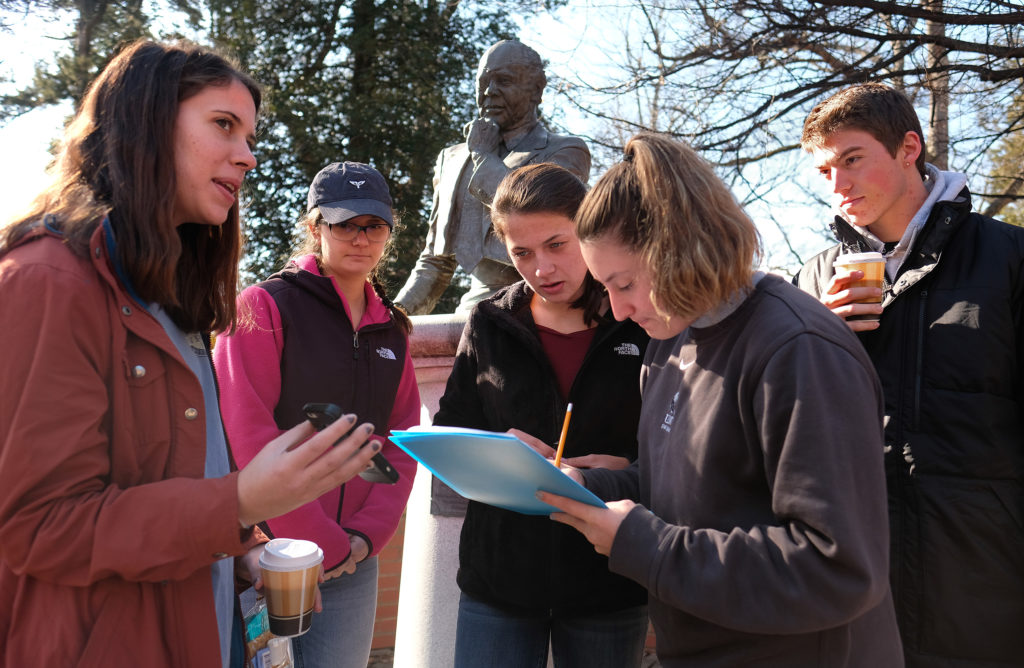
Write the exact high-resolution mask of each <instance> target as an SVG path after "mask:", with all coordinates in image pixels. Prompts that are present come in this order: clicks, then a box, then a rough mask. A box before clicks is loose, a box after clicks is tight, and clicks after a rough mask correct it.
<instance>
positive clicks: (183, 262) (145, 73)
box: [0, 40, 262, 331]
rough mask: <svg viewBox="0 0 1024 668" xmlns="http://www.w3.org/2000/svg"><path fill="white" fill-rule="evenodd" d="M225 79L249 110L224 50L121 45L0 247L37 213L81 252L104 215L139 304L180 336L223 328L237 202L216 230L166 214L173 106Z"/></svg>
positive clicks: (233, 278)
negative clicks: (47, 181) (44, 181)
mask: <svg viewBox="0 0 1024 668" xmlns="http://www.w3.org/2000/svg"><path fill="white" fill-rule="evenodd" d="M233 81H238V82H240V83H242V84H243V85H244V86H245V87H246V88H247V89H248V90H249V92H250V94H251V95H252V98H253V102H254V103H255V105H256V109H257V111H258V110H259V107H260V102H261V100H262V94H261V92H260V87H259V85H258V84H257V83H256V82H255V81H254V80H253V79H252V78H251V77H249V76H248V75H246V74H245V73H243V72H242V71H241V70H240V69H239V68H238V67H237V66H236V65H234V64H233V63H232V62H230V61H229V60H228V59H227V58H225V57H224V56H222V55H219V54H217V53H215V52H213V51H211V50H209V49H206V48H203V47H200V46H197V45H194V44H190V43H187V42H180V43H175V44H160V43H157V42H152V41H147V40H143V41H138V42H135V43H133V44H130V45H128V46H127V47H125V48H124V49H123V50H122V51H121V52H120V53H118V54H117V55H116V56H115V57H114V58H113V60H111V61H110V63H108V64H107V66H106V67H105V68H103V71H102V72H100V74H99V75H98V76H97V77H96V79H95V80H93V82H92V83H91V84H90V86H89V89H88V91H87V92H86V95H85V97H84V99H83V100H82V103H81V106H80V108H79V109H78V112H77V113H76V115H75V117H74V119H73V120H72V121H71V122H70V123H69V124H68V126H67V129H66V131H65V133H64V138H63V143H62V146H61V151H60V155H59V156H58V158H57V161H56V164H55V167H54V174H53V176H54V180H53V182H52V184H51V185H50V186H49V187H48V188H47V189H46V190H44V191H43V192H42V193H41V194H40V195H39V196H38V197H37V198H36V199H35V200H34V201H33V203H32V204H31V206H30V208H29V210H28V211H27V213H24V214H22V215H20V216H19V217H18V218H16V219H15V220H14V221H12V222H11V223H10V224H9V225H7V226H5V227H4V229H3V230H0V252H3V251H5V250H6V249H8V248H10V247H11V246H12V245H14V244H15V243H17V241H18V240H19V239H20V238H21V237H23V236H24V235H25V234H26V233H28V232H29V230H31V229H32V228H33V227H35V226H37V225H39V224H41V221H42V219H43V218H44V217H46V220H47V224H48V225H49V226H50V227H52V228H56V230H58V231H59V232H60V233H61V234H62V235H63V237H64V241H65V244H66V245H67V246H68V247H69V248H70V249H71V250H72V251H73V252H74V253H76V254H78V255H82V256H84V255H86V254H87V252H88V245H89V239H90V237H91V236H92V234H93V232H94V231H95V230H96V228H97V226H99V225H101V224H102V221H103V219H104V218H107V219H109V221H110V225H111V227H112V228H113V231H114V237H115V239H116V242H117V255H118V257H117V258H116V259H117V260H118V261H119V262H120V264H121V267H122V268H123V270H124V272H125V273H126V275H127V277H128V279H129V280H130V281H131V284H132V287H133V288H134V290H135V292H136V294H137V295H138V296H139V298H140V299H142V300H144V301H146V302H156V303H158V304H160V305H161V306H163V307H164V309H165V310H166V311H167V313H168V314H169V315H170V316H171V318H172V319H173V320H174V321H175V323H177V324H178V326H180V327H181V328H182V329H184V330H186V331H215V330H221V329H225V328H227V327H228V326H230V325H231V324H232V323H233V322H234V319H235V293H236V290H237V283H238V261H239V259H240V258H241V250H242V238H241V236H242V232H241V227H240V223H239V215H238V203H237V202H236V203H235V205H234V206H232V207H231V210H230V212H229V213H228V217H227V220H226V221H225V222H224V224H223V225H221V226H211V225H200V224H194V223H186V224H183V225H178V226H175V225H174V223H173V222H172V211H173V208H174V198H175V193H176V192H177V191H176V174H175V159H174V132H175V123H176V120H177V117H178V109H179V106H180V104H181V103H182V102H183V101H184V100H187V99H189V98H190V97H192V96H194V95H197V94H198V93H199V92H201V91H202V90H203V89H205V88H206V87H208V86H227V85H230V84H231V83H232V82H233Z"/></svg>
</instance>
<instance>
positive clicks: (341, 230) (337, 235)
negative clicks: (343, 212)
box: [324, 221, 391, 243]
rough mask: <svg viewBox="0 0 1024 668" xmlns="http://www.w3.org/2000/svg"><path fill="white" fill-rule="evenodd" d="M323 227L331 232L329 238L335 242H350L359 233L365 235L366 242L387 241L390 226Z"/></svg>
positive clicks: (329, 224)
mask: <svg viewBox="0 0 1024 668" xmlns="http://www.w3.org/2000/svg"><path fill="white" fill-rule="evenodd" d="M324 225H326V226H327V229H329V230H330V231H331V238H332V239H334V240H335V241H352V240H354V239H355V238H356V237H357V236H359V233H360V232H362V233H363V234H365V235H366V240H367V241H373V242H377V243H379V242H381V241H387V238H388V237H389V236H391V226H390V225H388V224H387V223H372V224H370V225H356V224H355V223H328V222H326V221H324Z"/></svg>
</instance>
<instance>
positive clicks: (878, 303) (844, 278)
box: [821, 253, 885, 331]
mask: <svg viewBox="0 0 1024 668" xmlns="http://www.w3.org/2000/svg"><path fill="white" fill-rule="evenodd" d="M833 267H834V268H835V275H834V276H833V277H832V282H831V284H830V285H829V289H828V291H827V293H826V294H825V295H823V296H822V300H821V301H822V303H824V304H825V306H827V307H828V308H829V309H831V310H832V312H833V313H835V314H836V315H838V316H839V317H841V318H843V319H844V320H846V322H847V324H848V325H849V326H850V329H852V330H854V331H862V330H868V329H875V328H877V327H878V320H879V317H880V315H881V313H882V285H883V279H884V276H885V257H884V256H883V255H882V254H881V253H847V254H844V255H840V256H839V257H837V258H836V260H835V262H834V263H833Z"/></svg>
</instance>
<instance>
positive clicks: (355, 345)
mask: <svg viewBox="0 0 1024 668" xmlns="http://www.w3.org/2000/svg"><path fill="white" fill-rule="evenodd" d="M352 359H354V360H357V359H359V330H358V329H357V330H355V331H353V332H352Z"/></svg>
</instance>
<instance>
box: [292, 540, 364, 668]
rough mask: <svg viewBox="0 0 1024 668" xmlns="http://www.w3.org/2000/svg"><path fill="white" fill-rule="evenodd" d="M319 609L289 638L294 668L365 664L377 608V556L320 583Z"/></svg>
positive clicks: (361, 666) (360, 667)
mask: <svg viewBox="0 0 1024 668" xmlns="http://www.w3.org/2000/svg"><path fill="white" fill-rule="evenodd" d="M320 598H321V599H322V601H323V606H324V609H323V612H318V613H315V614H314V615H313V624H312V626H310V628H309V631H306V633H304V634H302V635H301V636H297V637H295V638H292V651H293V653H294V654H295V668H326V667H327V666H330V667H331V668H366V664H367V663H369V660H370V645H371V644H372V643H373V619H374V616H375V614H376V612H377V557H370V558H369V559H367V560H366V561H363V562H360V563H359V565H358V566H357V567H356V572H355V573H346V574H345V575H342V576H340V577H336V578H334V579H331V580H328V581H327V582H325V583H323V584H322V585H320Z"/></svg>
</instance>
